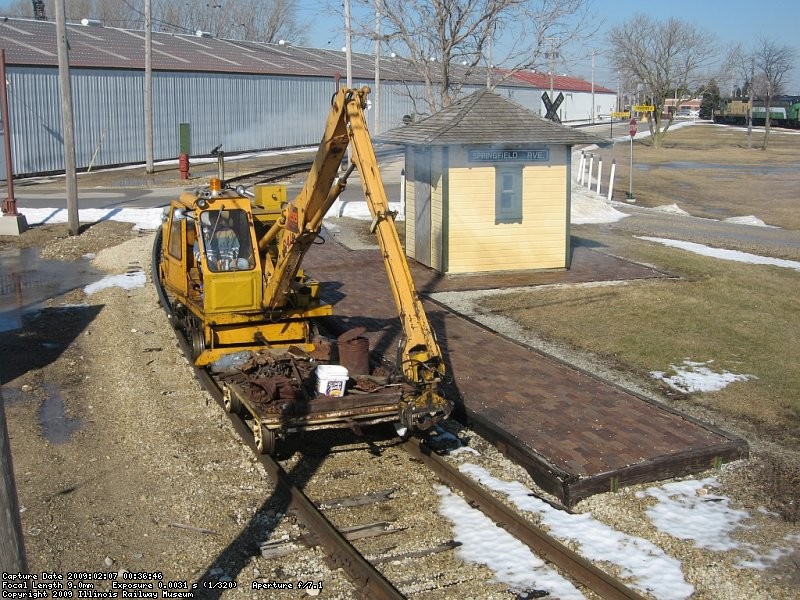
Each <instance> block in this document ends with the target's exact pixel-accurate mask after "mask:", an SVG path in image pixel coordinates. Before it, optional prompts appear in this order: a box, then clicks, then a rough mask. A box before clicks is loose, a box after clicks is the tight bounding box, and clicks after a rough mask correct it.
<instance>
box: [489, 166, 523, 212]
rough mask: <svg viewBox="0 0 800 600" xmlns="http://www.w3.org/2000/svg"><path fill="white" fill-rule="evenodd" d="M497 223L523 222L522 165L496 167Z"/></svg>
mask: <svg viewBox="0 0 800 600" xmlns="http://www.w3.org/2000/svg"><path fill="white" fill-rule="evenodd" d="M494 222H495V223H522V167H521V166H513V167H495V216H494Z"/></svg>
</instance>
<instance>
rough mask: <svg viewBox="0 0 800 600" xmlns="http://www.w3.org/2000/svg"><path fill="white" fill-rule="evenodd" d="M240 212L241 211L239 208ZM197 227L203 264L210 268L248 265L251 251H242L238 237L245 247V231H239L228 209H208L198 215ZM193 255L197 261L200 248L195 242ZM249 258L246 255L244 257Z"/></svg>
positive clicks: (218, 268)
mask: <svg viewBox="0 0 800 600" xmlns="http://www.w3.org/2000/svg"><path fill="white" fill-rule="evenodd" d="M239 212H241V211H239ZM200 228H201V232H202V237H203V249H204V250H205V254H206V263H207V264H208V268H209V269H210V270H211V271H214V272H218V271H241V270H246V269H250V268H252V255H253V254H252V251H246V250H244V249H243V246H242V242H241V240H242V239H246V240H247V241H248V243H247V244H246V246H247V247H248V248H249V246H250V244H249V238H248V237H247V233H248V231H247V230H246V229H245V230H244V232H242V231H240V229H241V227H238V226H237V220H236V219H234V218H233V215H232V214H231V211H217V210H209V211H205V212H203V213H202V214H201V215H200ZM194 252H195V258H197V261H198V264H199V263H200V247H199V245H198V244H197V242H195V248H194ZM248 257H250V258H248Z"/></svg>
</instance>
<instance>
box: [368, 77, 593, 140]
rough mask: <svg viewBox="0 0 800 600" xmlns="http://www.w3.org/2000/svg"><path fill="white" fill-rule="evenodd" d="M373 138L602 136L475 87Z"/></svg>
mask: <svg viewBox="0 0 800 600" xmlns="http://www.w3.org/2000/svg"><path fill="white" fill-rule="evenodd" d="M376 140H377V141H380V142H386V143H389V144H400V145H405V146H450V145H456V144H493V145H501V144H530V143H540V144H567V145H570V146H574V145H578V144H581V145H583V144H587V145H588V144H598V143H601V142H603V139H602V138H599V137H597V136H595V135H591V134H588V133H586V132H583V131H579V130H576V129H573V128H571V127H566V126H564V125H560V124H558V123H553V122H552V121H548V120H546V119H543V118H542V117H540V116H539V115H537V114H536V113H534V112H531V111H530V110H528V109H527V108H525V107H523V106H520V105H519V104H517V103H516V102H514V101H512V100H509V99H508V98H506V97H504V96H501V95H499V94H497V93H495V92H492V91H489V90H488V89H482V90H479V91H477V92H475V93H473V94H471V95H469V96H467V97H465V98H463V99H461V100H459V101H457V102H455V103H453V104H451V105H450V106H448V107H447V108H444V109H442V110H440V111H439V112H438V113H436V114H433V115H431V116H430V117H426V118H425V119H423V120H421V121H419V122H417V123H411V124H409V125H405V126H403V127H397V128H395V129H392V130H390V131H387V132H386V133H383V134H381V135H379V136H376Z"/></svg>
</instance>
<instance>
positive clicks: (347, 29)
mask: <svg viewBox="0 0 800 600" xmlns="http://www.w3.org/2000/svg"><path fill="white" fill-rule="evenodd" d="M350 38H351V32H350V0H344V52H345V61H346V63H347V89H348V90H352V89H353V55H352V50H351V40H350ZM351 164H353V150H352V144H347V166H348V167H350V165H351Z"/></svg>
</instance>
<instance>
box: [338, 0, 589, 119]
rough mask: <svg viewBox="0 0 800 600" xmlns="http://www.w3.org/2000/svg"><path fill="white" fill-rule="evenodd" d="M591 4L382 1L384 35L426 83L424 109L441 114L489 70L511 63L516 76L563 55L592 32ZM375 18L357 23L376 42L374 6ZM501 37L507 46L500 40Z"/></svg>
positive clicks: (572, 0) (366, 0) (577, 0)
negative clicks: (467, 83)
mask: <svg viewBox="0 0 800 600" xmlns="http://www.w3.org/2000/svg"><path fill="white" fill-rule="evenodd" d="M356 1H357V2H359V3H361V4H362V5H364V7H365V8H367V7H372V5H373V2H372V0H356ZM590 5H591V0H433V1H425V0H382V1H381V6H382V8H381V16H380V29H381V36H380V39H381V41H383V42H385V43H386V45H387V50H388V51H391V52H394V53H395V54H397V55H399V56H401V57H403V58H404V59H406V60H407V61H408V64H409V66H410V72H413V73H414V79H415V81H416V82H419V81H420V80H421V82H422V85H423V86H424V89H425V93H424V98H425V103H426V104H427V106H426V107H425V108H424V109H423V110H421V111H420V112H433V111H435V110H438V109H439V108H442V107H445V106H449V105H450V104H451V103H452V102H453V101H454V100H455V99H457V98H458V97H459V96H460V94H461V89H462V87H463V85H464V83H465V81H467V80H468V79H469V78H470V77H471V76H475V75H476V74H478V73H481V74H483V73H485V69H486V68H489V67H491V66H492V65H503V73H504V76H505V77H508V76H510V75H511V74H512V73H513V72H515V71H518V70H520V69H524V68H530V67H532V66H535V65H537V64H539V63H541V62H542V57H543V55H544V52H545V50H547V51H553V52H558V50H559V48H561V47H563V46H565V45H567V44H568V43H570V42H573V41H575V40H576V39H577V38H578V37H580V36H581V35H583V34H585V32H586V29H587V28H586V24H587V19H586V16H587V14H588V8H589V6H590ZM363 12H364V13H370V11H368V10H365V11H363ZM370 15H371V16H370V17H369V18H367V19H365V20H364V22H361V23H359V22H357V21H356V22H355V23H354V24H353V31H354V35H356V36H358V37H360V38H362V39H371V40H373V41H374V39H375V34H374V27H375V17H374V16H373V15H374V9H372V12H371V13H370ZM501 34H502V38H503V41H504V43H503V44H502V45H501V44H498V43H496V42H497V41H498V39H499V38H500V36H501ZM490 55H491V57H492V58H491V63H492V65H489V64H488V63H489V56H490ZM496 83H498V81H495V82H494V84H495V85H496Z"/></svg>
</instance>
